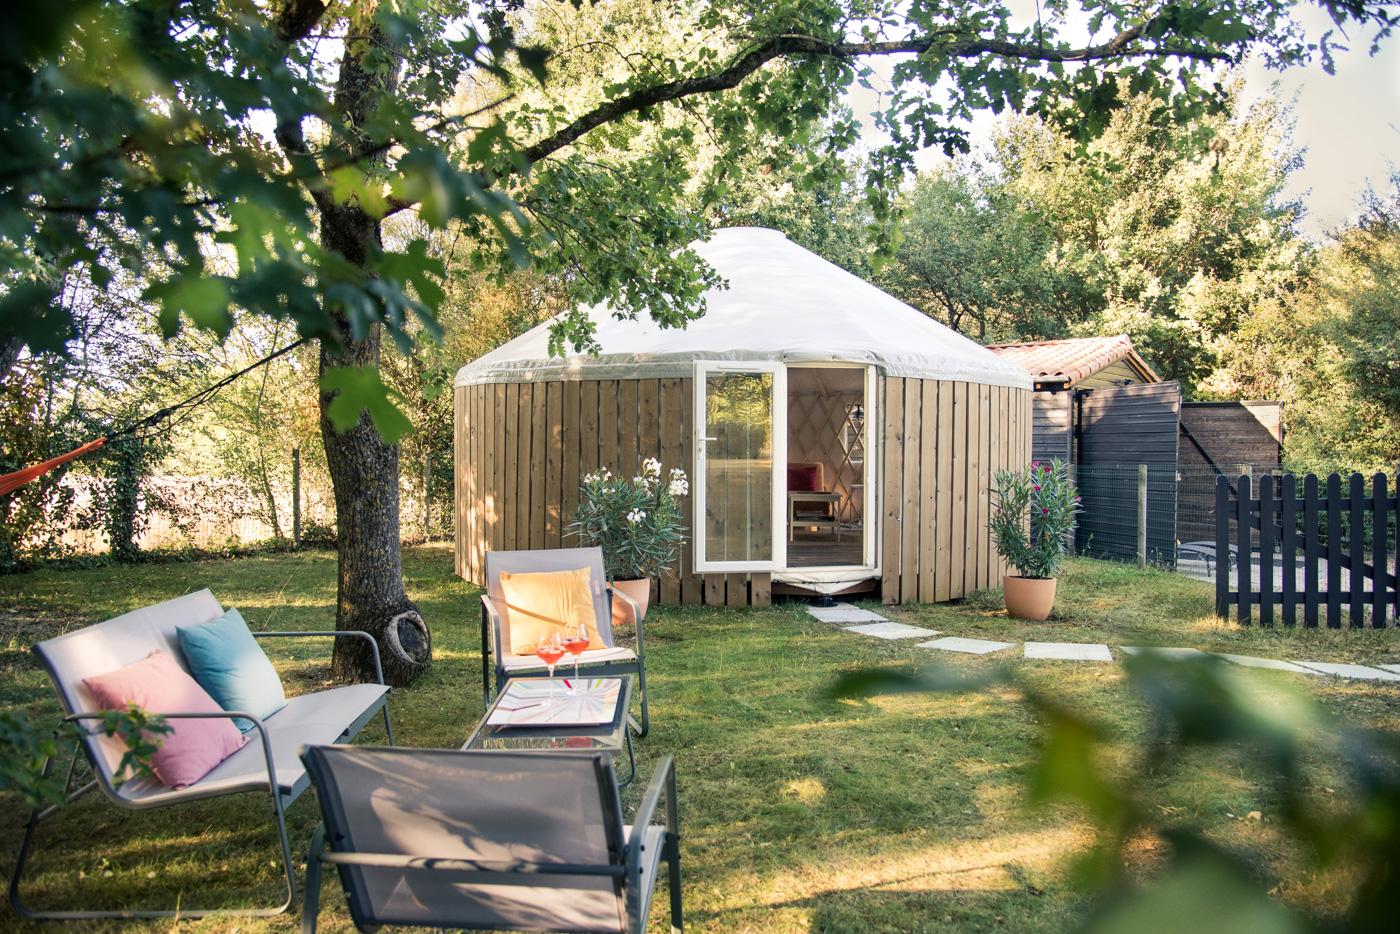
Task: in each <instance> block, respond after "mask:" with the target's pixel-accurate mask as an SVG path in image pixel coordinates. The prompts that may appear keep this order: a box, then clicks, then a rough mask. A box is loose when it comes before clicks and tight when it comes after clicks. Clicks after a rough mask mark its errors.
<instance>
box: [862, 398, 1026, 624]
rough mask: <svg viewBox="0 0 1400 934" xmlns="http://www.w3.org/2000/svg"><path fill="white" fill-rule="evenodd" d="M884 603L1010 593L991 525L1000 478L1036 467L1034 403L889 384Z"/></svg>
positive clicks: (882, 514) (882, 509)
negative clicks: (994, 486)
mask: <svg viewBox="0 0 1400 934" xmlns="http://www.w3.org/2000/svg"><path fill="white" fill-rule="evenodd" d="M881 399H882V400H883V404H884V414H883V419H884V432H883V450H882V451H881V452H880V453H881V460H880V464H881V478H880V495H881V497H882V502H881V506H880V518H881V521H882V522H883V524H884V526H883V528H882V529H881V533H880V541H881V557H880V560H881V570H882V575H881V597H882V599H883V600H884V601H885V602H886V603H895V602H907V601H913V600H921V601H942V600H949V599H956V598H958V597H962V596H966V595H967V594H969V593H971V592H972V591H973V590H977V589H985V588H989V587H999V586H1001V579H1002V577H1003V576H1004V575H1005V573H1006V565H1005V562H1003V561H1002V560H1001V557H1000V555H998V554H997V552H996V548H995V546H993V544H992V540H991V533H990V532H988V530H987V522H988V520H989V518H990V510H991V482H992V474H993V473H994V472H995V471H997V470H1000V469H1003V468H1007V467H1019V466H1022V465H1024V464H1025V463H1027V462H1028V461H1029V456H1028V455H1029V452H1030V446H1031V438H1030V429H1031V416H1030V412H1031V401H1030V399H1031V393H1030V392H1029V391H1027V390H1021V389H1008V388H1002V387H997V386H982V385H979V384H975V383H960V382H948V381H934V380H914V379H903V380H901V379H895V378H886V379H884V380H882V389H881Z"/></svg>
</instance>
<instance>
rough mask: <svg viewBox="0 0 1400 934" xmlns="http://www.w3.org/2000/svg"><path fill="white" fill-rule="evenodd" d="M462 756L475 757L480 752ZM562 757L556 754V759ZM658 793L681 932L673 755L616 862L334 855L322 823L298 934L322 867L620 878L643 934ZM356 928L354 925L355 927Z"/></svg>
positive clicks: (674, 926) (309, 860)
mask: <svg viewBox="0 0 1400 934" xmlns="http://www.w3.org/2000/svg"><path fill="white" fill-rule="evenodd" d="M461 754H462V755H479V754H480V753H461ZM567 754H568V753H561V755H567ZM592 758H593V759H594V760H595V762H596V763H597V768H599V769H605V770H606V771H607V772H608V773H611V771H612V758H611V756H607V755H605V754H594V755H593V756H592ZM612 787H613V789H614V792H613V793H614V795H615V794H616V790H615V789H616V787H617V786H616V784H615V782H614V783H613V784H612ZM663 795H664V797H665V803H666V812H665V821H666V833H665V838H664V841H665V842H664V843H663V847H664V852H663V854H662V856H661V858H662V859H664V860H665V861H666V863H667V880H668V885H667V888H668V889H669V891H670V901H671V932H672V934H681V932H682V927H683V923H684V922H683V916H682V906H681V870H680V815H679V809H678V807H677V802H676V760H675V758H674V757H673V756H665V757H663V758H662V759H661V761H660V762H659V763H658V764H657V767H656V771H655V772H653V773H652V777H651V781H650V782H649V783H648V784H647V790H646V794H645V795H644V796H643V798H642V802H641V804H640V805H639V806H638V808H637V813H636V816H635V817H634V818H633V822H632V826H633V828H634V830H633V833H632V836H631V839H630V840H629V841H628V843H627V850H626V854H625V858H624V860H623V861H622V862H621V863H607V864H573V863H553V862H533V861H529V860H509V861H499V860H467V859H443V858H435V857H432V856H428V855H413V854H401V853H361V852H336V851H334V850H328V849H327V848H326V825H325V822H324V821H322V822H321V823H320V824H318V825H317V827H316V830H315V832H313V833H312V835H311V843H310V845H309V846H308V847H307V853H306V888H305V895H304V898H303V902H302V911H301V930H302V934H316V920H317V915H318V914H319V913H320V899H321V865H322V864H323V863H329V864H330V865H333V866H370V867H378V868H387V869H393V868H404V869H430V870H440V871H447V872H457V873H471V874H472V878H473V881H476V882H479V883H480V884H483V885H489V884H492V877H493V876H498V877H500V878H501V879H502V881H503V882H504V881H507V880H509V879H511V878H512V877H516V878H518V877H519V876H520V875H526V874H534V873H546V874H549V875H577V876H611V877H614V878H618V877H621V878H622V879H623V880H624V882H623V888H624V892H625V895H624V898H625V911H626V915H627V920H628V929H629V931H631V932H633V934H642V932H643V931H644V930H645V929H646V921H647V918H646V916H647V914H649V909H650V907H651V897H650V896H651V893H650V892H643V891H642V890H641V889H642V885H641V881H642V879H641V872H642V869H641V866H642V838H643V836H644V834H643V833H642V832H641V830H642V829H643V828H645V827H647V826H648V825H649V824H651V822H652V820H653V819H654V818H655V816H656V809H657V807H658V806H659V805H660V803H661V799H662V797H663ZM497 884H500V883H497ZM346 896H347V898H348V897H349V896H350V893H349V891H348V890H347V891H346ZM356 926H357V927H359V925H358V924H357V925H356ZM359 929H360V930H362V931H363V930H378V928H377V927H373V928H363V927H361V928H359ZM561 930H563V929H561Z"/></svg>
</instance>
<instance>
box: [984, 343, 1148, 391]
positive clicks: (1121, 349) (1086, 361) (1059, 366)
mask: <svg viewBox="0 0 1400 934" xmlns="http://www.w3.org/2000/svg"><path fill="white" fill-rule="evenodd" d="M987 349H988V350H993V351H996V352H997V353H998V354H1000V355H1001V356H1002V357H1004V358H1006V359H1007V360H1010V361H1011V362H1013V363H1017V364H1020V365H1021V366H1023V367H1025V368H1026V369H1027V370H1029V371H1030V373H1031V376H1033V377H1040V376H1067V377H1069V384H1070V385H1071V386H1073V385H1074V384H1075V383H1078V382H1079V381H1081V380H1083V379H1085V378H1086V377H1088V376H1092V375H1093V374H1094V373H1097V372H1098V371H1099V370H1102V369H1103V368H1104V367H1106V366H1109V365H1111V364H1114V363H1117V362H1118V361H1119V360H1122V359H1123V358H1124V357H1133V358H1134V362H1135V363H1136V364H1137V365H1138V366H1139V367H1140V368H1142V369H1144V370H1146V371H1147V372H1148V373H1152V368H1151V367H1149V366H1148V365H1147V363H1146V361H1144V360H1143V359H1142V358H1141V357H1139V356H1138V354H1137V352H1136V351H1135V350H1133V342H1132V341H1131V340H1129V339H1128V335H1126V334H1117V335H1115V336H1113V337H1073V338H1068V339H1065V340H1056V341H1029V342H1026V343H1021V344H989V345H987ZM1152 375H1153V377H1154V379H1155V377H1156V374H1155V373H1152Z"/></svg>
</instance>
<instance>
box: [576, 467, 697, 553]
mask: <svg viewBox="0 0 1400 934" xmlns="http://www.w3.org/2000/svg"><path fill="white" fill-rule="evenodd" d="M689 492H690V481H689V480H687V479H686V476H685V471H684V470H682V469H680V468H679V467H675V468H672V470H671V474H670V479H669V480H668V481H667V482H665V483H662V482H661V462H660V461H658V460H656V459H654V458H648V459H647V460H646V461H645V463H644V464H643V465H642V476H640V477H633V478H632V479H631V480H630V481H629V480H624V479H623V478H621V477H614V476H613V475H612V472H611V471H609V470H607V469H606V468H604V469H603V470H601V471H598V472H596V473H591V474H589V475H588V476H586V477H584V478H583V484H582V486H580V487H579V503H578V508H577V509H576V510H575V511H574V520H573V521H572V522H570V523H569V525H568V526H567V527H566V529H565V531H566V532H568V534H570V535H575V536H578V538H579V539H581V540H582V542H583V544H584V545H585V546H590V545H599V546H601V547H602V549H603V569H604V571H605V572H606V574H607V577H608V580H610V581H611V580H636V579H639V578H644V577H645V578H649V577H656V576H657V575H658V574H660V573H661V572H663V571H665V572H667V573H670V574H674V573H675V572H674V571H673V570H672V567H671V566H672V565H673V564H675V562H676V558H677V557H678V556H679V555H680V549H681V542H682V541H683V540H684V537H685V526H684V525H682V524H681V518H682V516H683V513H682V511H681V498H682V497H683V496H685V495H686V494H688V493H689Z"/></svg>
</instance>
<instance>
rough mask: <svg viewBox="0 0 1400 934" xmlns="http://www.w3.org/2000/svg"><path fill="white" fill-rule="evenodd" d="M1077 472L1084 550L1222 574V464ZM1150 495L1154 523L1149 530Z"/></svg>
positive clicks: (1250, 468) (1261, 468)
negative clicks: (1218, 555) (1218, 507)
mask: <svg viewBox="0 0 1400 934" xmlns="http://www.w3.org/2000/svg"><path fill="white" fill-rule="evenodd" d="M1229 469H1230V471H1231V472H1232V476H1233V477H1238V476H1239V474H1240V473H1242V472H1247V473H1248V474H1250V475H1251V476H1253V477H1256V478H1258V477H1265V476H1275V475H1278V474H1280V473H1281V471H1280V469H1279V466H1278V465H1277V464H1258V465H1249V464H1245V465H1240V464H1234V465H1231V466H1230V468H1229ZM1074 471H1075V483H1076V485H1077V486H1078V488H1079V495H1080V497H1081V499H1082V503H1081V506H1082V508H1083V510H1084V511H1083V512H1082V513H1081V514H1080V516H1079V524H1078V528H1077V530H1076V532H1075V549H1074V550H1075V553H1076V554H1081V555H1087V556H1090V557H1095V558H1106V559H1109V560H1115V561H1136V562H1139V563H1142V564H1149V565H1152V566H1154V567H1160V568H1163V569H1166V570H1172V571H1176V572H1177V573H1180V574H1184V575H1186V576H1187V577H1192V578H1195V579H1196V580H1201V581H1214V580H1215V478H1216V477H1218V476H1220V474H1219V473H1218V472H1217V471H1216V470H1215V469H1214V468H1211V467H1196V466H1179V465H1178V466H1172V465H1166V466H1159V465H1152V464H1149V465H1147V467H1146V471H1145V473H1146V476H1145V478H1144V477H1143V473H1144V471H1142V470H1141V469H1140V468H1139V466H1138V465H1135V464H1124V465H1107V466H1099V465H1092V466H1091V465H1084V464H1079V465H1076V466H1075V468H1074ZM1144 480H1145V484H1144ZM1232 482H1234V481H1233V480H1232ZM1144 494H1145V500H1146V503H1145V505H1146V520H1147V522H1146V528H1145V529H1141V527H1140V522H1139V516H1140V514H1141V513H1142V511H1143V510H1142V507H1143V502H1142V500H1143V498H1144ZM1144 545H1145V549H1144V548H1143V546H1144ZM1279 573H1282V572H1281V571H1280V572H1279Z"/></svg>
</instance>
